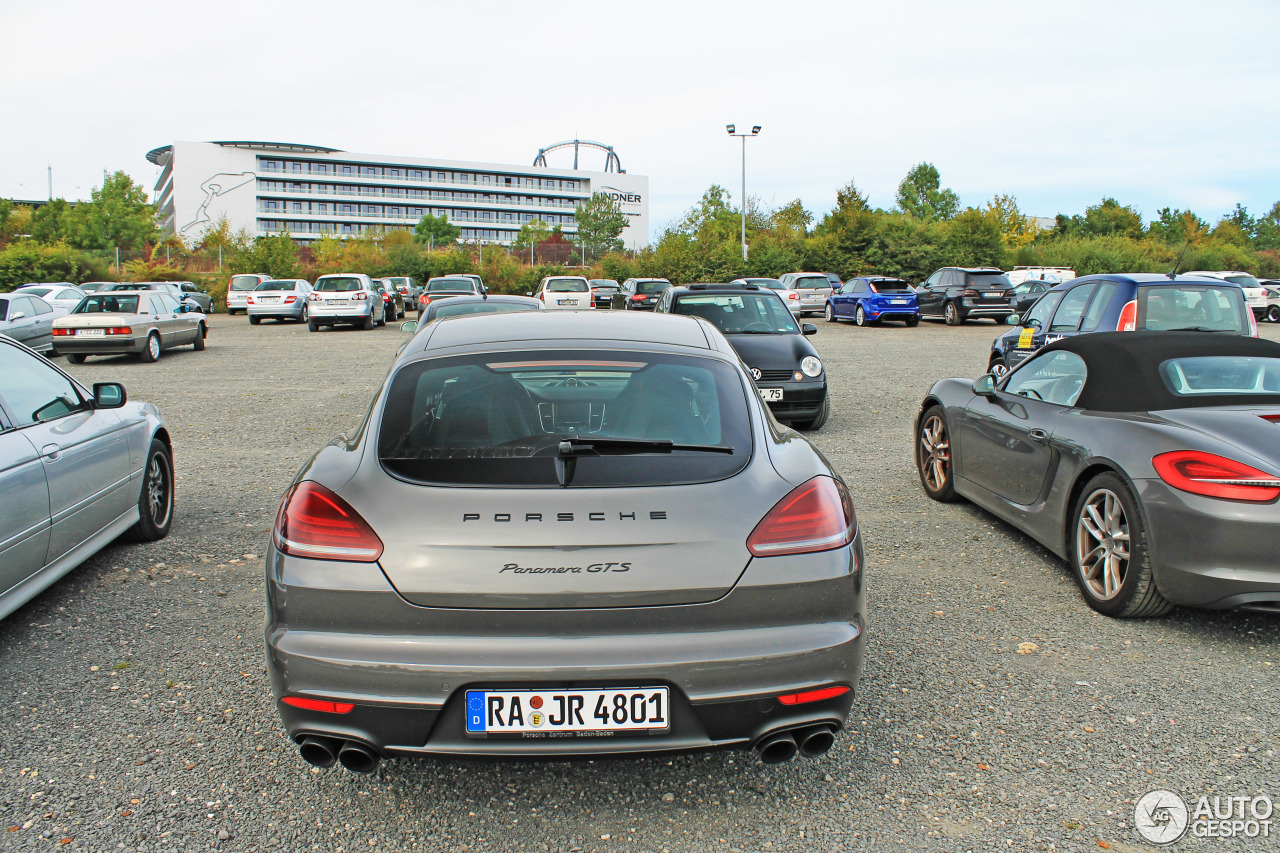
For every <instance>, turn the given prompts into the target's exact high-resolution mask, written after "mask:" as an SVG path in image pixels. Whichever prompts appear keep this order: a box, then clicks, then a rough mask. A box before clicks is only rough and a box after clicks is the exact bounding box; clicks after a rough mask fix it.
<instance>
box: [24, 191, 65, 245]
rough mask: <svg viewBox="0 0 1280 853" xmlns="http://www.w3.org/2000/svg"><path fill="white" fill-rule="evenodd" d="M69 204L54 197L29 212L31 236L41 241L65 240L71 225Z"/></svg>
mask: <svg viewBox="0 0 1280 853" xmlns="http://www.w3.org/2000/svg"><path fill="white" fill-rule="evenodd" d="M71 210H72V208H71V205H69V204H67V202H66V199H61V198H55V199H54V200H52V201H50V202H49V203H48V204H44V205H41V206H40V207H37V208H36V209H35V210H33V211H32V212H31V237H32V238H33V239H35V240H38V241H39V242H41V243H56V242H58V241H59V240H65V239H66V238H67V236H68V231H69V230H70V225H71Z"/></svg>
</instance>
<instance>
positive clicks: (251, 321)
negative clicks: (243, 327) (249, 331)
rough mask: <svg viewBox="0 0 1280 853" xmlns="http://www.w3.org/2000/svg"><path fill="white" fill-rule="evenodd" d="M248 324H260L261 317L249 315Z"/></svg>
mask: <svg viewBox="0 0 1280 853" xmlns="http://www.w3.org/2000/svg"><path fill="white" fill-rule="evenodd" d="M249 325H250V326H260V325H262V318H261V317H250V318H249Z"/></svg>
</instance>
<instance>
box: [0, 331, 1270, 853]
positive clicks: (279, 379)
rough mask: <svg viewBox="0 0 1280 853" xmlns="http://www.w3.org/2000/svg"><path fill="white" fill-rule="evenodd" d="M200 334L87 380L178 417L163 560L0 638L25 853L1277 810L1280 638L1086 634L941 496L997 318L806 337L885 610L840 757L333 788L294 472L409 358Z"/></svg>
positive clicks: (356, 341) (1236, 627) (366, 345)
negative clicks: (1252, 807) (1213, 797)
mask: <svg viewBox="0 0 1280 853" xmlns="http://www.w3.org/2000/svg"><path fill="white" fill-rule="evenodd" d="M211 326H212V331H211V334H210V338H209V348H208V350H207V351H205V352H203V353H194V352H191V351H189V350H182V351H175V352H171V353H166V354H165V356H164V357H163V358H162V359H161V360H160V362H159V363H157V364H154V365H144V364H140V363H137V362H134V361H131V360H127V359H123V358H121V359H95V360H91V361H90V362H88V363H87V364H84V365H72V366H71V367H70V369H71V370H72V371H73V372H74V373H75V374H76V375H77V376H79V377H80V378H82V379H83V380H84V381H85V382H93V381H105V380H119V381H122V382H124V383H125V384H126V386H127V387H128V389H129V392H130V394H131V395H132V396H133V397H135V398H138V399H146V400H150V401H152V402H154V403H156V404H157V405H159V406H160V408H161V410H162V411H163V412H164V413H165V414H166V416H167V417H168V419H169V423H170V426H171V429H172V431H173V436H174V444H175V446H176V474H177V499H178V505H177V507H178V509H177V515H176V518H175V522H174V527H173V532H172V533H171V535H170V536H169V538H168V539H166V540H164V541H162V542H158V543H154V544H149V545H130V546H124V545H114V546H111V547H108V548H107V549H105V550H104V551H103V552H101V553H100V554H99V555H97V556H96V557H95V558H93V559H92V560H90V561H88V562H87V563H85V564H84V565H83V566H81V567H80V568H79V569H77V570H76V571H75V572H73V573H72V574H71V575H69V576H68V577H67V578H65V579H63V580H62V581H61V582H60V583H58V584H56V585H55V586H53V587H51V588H50V589H49V590H48V591H46V592H45V593H44V594H43V595H41V596H40V597H39V598H37V599H36V600H35V601H33V602H31V603H30V604H28V605H27V606H25V607H23V608H22V609H21V610H19V611H18V612H17V613H15V614H14V615H12V616H11V617H9V618H8V619H7V620H5V621H4V622H3V623H0V668H2V670H3V672H4V676H3V680H2V681H0V821H2V823H0V847H3V848H4V849H7V850H49V849H59V850H102V851H107V850H117V849H126V850H207V849H211V848H217V849H220V850H264V849H280V850H289V851H293V850H313V849H314V850H325V851H352V850H388V851H390V850H397V851H398V850H445V849H448V850H521V851H573V850H583V851H597V850H599V851H608V850H628V851H655V853H656V851H716V850H729V851H732V850H739V851H761V850H805V851H810V850H821V851H841V850H887V849H906V850H937V851H962V850H980V851H986V850H993V849H997V848H998V849H1010V850H1035V851H1044V850H1090V851H1096V850H1098V849H1114V850H1148V849H1150V850H1154V849H1156V848H1154V847H1149V846H1145V845H1144V844H1143V843H1142V842H1141V839H1140V837H1139V836H1138V835H1137V833H1136V832H1135V830H1134V829H1133V826H1132V823H1133V804H1134V802H1135V800H1136V799H1137V798H1138V797H1140V796H1141V795H1142V794H1144V793H1146V792H1147V791H1149V790H1151V789H1153V788H1168V789H1170V790H1173V791H1175V792H1178V793H1180V794H1182V795H1183V796H1184V797H1195V796H1199V795H1201V794H1219V795H1231V794H1250V795H1252V794H1256V793H1266V794H1269V795H1270V796H1271V797H1273V798H1280V762H1278V761H1277V754H1276V753H1277V749H1278V748H1280V737H1278V734H1280V733H1278V732H1277V728H1278V725H1277V720H1276V708H1277V707H1280V687H1278V686H1277V685H1278V681H1280V680H1278V679H1277V674H1278V673H1277V670H1278V669H1280V620H1277V619H1276V618H1273V617H1268V616H1263V615H1258V614H1248V613H1215V612H1203V611H1193V610H1185V609H1178V610H1175V611H1174V612H1173V613H1172V614H1170V615H1169V616H1167V617H1165V618H1162V619H1158V620H1152V621H1139V622H1121V621H1113V620H1109V619H1106V618H1103V617H1101V616H1097V615H1095V614H1094V613H1093V611H1091V610H1089V609H1088V608H1087V607H1086V606H1085V605H1084V603H1083V602H1082V601H1081V600H1080V596H1079V593H1078V592H1077V591H1076V589H1075V587H1074V585H1073V584H1072V582H1071V580H1070V577H1069V575H1068V572H1067V569H1066V567H1065V566H1064V564H1063V563H1061V562H1060V561H1059V560H1057V559H1056V558H1054V557H1052V556H1051V555H1049V554H1048V553H1047V552H1046V551H1045V550H1044V549H1043V548H1041V547H1040V546H1039V545H1037V544H1036V543H1035V542H1033V541H1032V540H1030V539H1028V538H1027V537H1025V536H1022V535H1021V534H1019V533H1017V532H1016V531H1014V530H1013V529H1011V528H1009V527H1008V526H1006V525H1004V524H1002V523H1001V522H999V521H996V520H994V519H993V518H991V517H990V516H988V515H986V514H984V513H982V512H981V511H979V510H977V509H975V508H974V507H973V506H970V505H968V504H965V503H958V504H951V505H940V504H935V503H932V502H930V501H929V500H927V499H926V498H925V497H924V494H923V493H922V491H921V489H920V487H919V484H918V482H917V480H916V475H915V471H914V468H913V465H912V460H911V428H912V427H911V423H912V418H913V416H914V414H915V412H916V408H917V406H918V404H919V401H920V399H921V397H922V395H923V394H924V392H925V390H926V389H927V388H928V386H929V385H930V383H931V382H932V381H933V380H934V379H936V378H939V377H942V376H949V375H966V376H974V375H977V374H978V373H979V372H981V371H982V369H983V368H984V367H985V365H986V361H987V353H988V349H987V345H988V343H989V341H990V340H991V338H992V337H993V336H994V335H995V334H996V333H997V332H998V331H1000V329H997V328H996V327H994V326H992V325H990V324H989V323H974V324H971V325H968V326H965V327H961V328H955V329H952V328H947V327H945V326H941V325H934V324H929V323H926V324H924V325H922V326H921V327H920V328H918V329H915V330H909V329H906V328H903V327H901V326H898V325H892V326H889V327H886V328H879V329H856V328H852V327H847V326H840V327H831V326H827V325H825V324H822V328H821V333H820V334H819V335H818V336H817V337H816V338H814V339H812V340H814V342H815V343H816V345H817V346H818V347H819V349H820V350H821V351H822V354H823V356H824V358H825V360H826V363H827V366H828V368H829V372H830V375H831V377H832V386H833V389H834V397H835V400H834V401H835V413H834V415H833V417H832V419H831V421H830V422H829V424H828V425H827V427H826V428H825V429H823V430H822V431H821V432H819V433H816V434H815V435H814V436H813V439H814V440H815V441H816V443H817V444H818V445H819V446H820V447H821V448H822V450H823V451H824V452H825V453H826V454H827V455H828V456H829V457H830V458H831V460H832V461H833V462H834V463H835V465H836V466H837V467H838V468H839V469H840V470H841V472H843V474H844V476H845V477H846V479H847V480H848V481H849V484H850V486H851V488H852V490H853V494H854V498H855V502H856V504H857V508H858V513H859V518H860V519H861V522H862V529H863V531H864V535H865V537H866V543H867V559H868V569H867V571H868V601H869V602H870V614H871V640H870V645H869V646H868V658H867V666H866V672H865V675H864V677H863V681H862V683H861V686H860V697H859V699H858V701H857V703H856V704H855V706H854V710H853V715H852V716H851V718H850V720H849V726H848V728H847V730H846V731H845V732H843V733H842V734H841V735H840V737H839V739H838V740H837V744H836V747H835V749H834V750H832V752H830V753H829V754H828V755H827V756H825V757H823V758H821V759H818V760H805V759H798V760H796V761H794V762H791V763H789V764H786V765H781V766H775V767H764V766H762V765H760V764H759V763H758V762H757V761H756V759H755V756H754V755H753V754H750V753H714V754H705V755H704V754H698V755H691V756H683V757H678V758H662V759H656V758H654V759H626V760H615V761H600V762H590V761H584V762H573V763H570V762H548V763H533V762H527V763H516V762H505V763H488V762H464V761H435V760H427V761H418V762H407V761H395V762H387V763H384V764H383V765H382V767H381V768H380V769H379V771H378V773H377V774H376V775H374V776H372V777H360V776H356V775H353V774H350V773H347V772H345V771H342V770H340V769H337V768H335V769H332V770H327V771H317V770H313V769H311V768H310V767H308V766H307V765H306V764H304V763H303V762H302V760H301V759H300V758H298V756H297V753H296V750H295V749H294V748H293V746H292V745H291V744H289V743H288V742H287V740H286V739H285V737H284V735H283V731H282V729H281V726H280V724H279V721H278V719H277V717H276V713H275V711H274V709H273V707H272V702H271V695H270V691H269V688H268V683H267V678H266V675H265V672H264V668H263V648H262V636H261V631H262V624H263V589H262V584H263V581H262V559H261V554H262V552H263V550H264V547H265V542H266V538H267V535H268V531H269V529H270V525H271V522H272V518H273V514H274V511H275V507H276V503H277V501H278V499H279V496H280V494H281V492H282V491H283V490H284V488H285V486H286V485H287V483H288V481H289V480H290V479H291V477H292V475H293V472H294V471H295V470H296V469H297V467H298V466H299V465H300V464H301V463H302V462H303V461H304V460H305V459H306V458H307V457H308V456H309V455H310V454H311V453H312V452H313V451H314V450H315V449H316V448H317V447H318V446H319V445H321V444H322V443H323V442H324V441H325V440H327V439H328V438H329V437H331V436H332V435H335V434H337V433H339V432H341V431H343V430H348V429H351V428H353V427H354V426H355V425H356V424H357V422H358V420H359V418H360V417H361V416H362V415H363V412H364V410H365V409H366V407H367V406H368V403H369V400H370V397H371V395H372V392H373V390H374V389H375V388H376V387H377V385H378V383H379V382H380V381H381V379H382V377H383V375H384V372H385V369H386V367H387V365H388V360H389V358H390V356H391V354H392V353H393V352H394V350H395V348H396V346H397V344H398V343H399V342H400V340H402V336H401V334H400V333H399V332H398V330H396V329H395V327H394V325H392V326H391V327H389V328H388V329H384V330H377V331H374V332H356V331H340V332H329V333H324V334H308V333H307V332H306V329H305V327H299V326H292V325H279V326H277V325H273V324H270V323H267V324H264V325H262V326H258V327H251V326H249V324H248V323H247V322H246V321H245V318H244V317H234V318H232V317H227V316H226V315H218V316H216V317H214V318H213V321H212V323H211ZM1264 334H1265V335H1266V336H1268V337H1271V338H1273V339H1274V338H1280V327H1275V326H1268V327H1265V328H1264ZM1278 550H1280V549H1278ZM1025 644H1031V645H1025ZM1277 818H1280V814H1278V815H1277ZM1277 824H1280V820H1277ZM1274 831H1280V826H1277V827H1275V828H1274ZM1277 844H1278V842H1277V841H1276V839H1275V837H1274V832H1273V837H1272V838H1271V839H1268V840H1265V841H1262V840H1255V841H1249V840H1244V839H1237V840H1226V841H1209V840H1203V839H1194V838H1187V839H1184V840H1183V841H1182V842H1180V843H1179V844H1178V845H1177V847H1176V849H1180V850H1227V849H1229V850H1252V849H1257V850H1275V849H1277Z"/></svg>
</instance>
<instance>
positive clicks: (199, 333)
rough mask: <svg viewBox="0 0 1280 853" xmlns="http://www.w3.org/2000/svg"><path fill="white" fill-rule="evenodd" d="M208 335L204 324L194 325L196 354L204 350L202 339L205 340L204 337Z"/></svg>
mask: <svg viewBox="0 0 1280 853" xmlns="http://www.w3.org/2000/svg"><path fill="white" fill-rule="evenodd" d="M208 334H209V330H208V329H207V328H206V327H205V325H204V323H198V324H197V325H196V342H195V351H196V352H200V351H201V350H203V349H204V339H205V336H206V335H208Z"/></svg>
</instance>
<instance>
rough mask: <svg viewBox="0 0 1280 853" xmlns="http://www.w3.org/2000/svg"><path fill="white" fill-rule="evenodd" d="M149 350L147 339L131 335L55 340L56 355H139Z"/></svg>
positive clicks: (54, 351)
mask: <svg viewBox="0 0 1280 853" xmlns="http://www.w3.org/2000/svg"><path fill="white" fill-rule="evenodd" d="M146 348H147V337H146V335H142V336H141V337H139V336H135V335H130V336H127V337H126V336H123V335H122V336H120V337H118V338H117V337H110V338H108V337H102V338H84V339H79V338H72V337H68V338H54V339H53V350H52V351H53V353H54V354H55V355H73V354H74V355H119V354H120V353H137V352H142V351H143V350H144V349H146Z"/></svg>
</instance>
